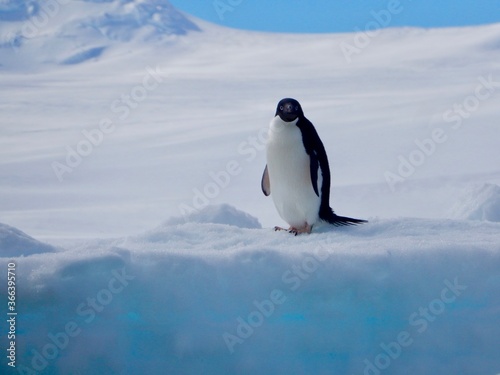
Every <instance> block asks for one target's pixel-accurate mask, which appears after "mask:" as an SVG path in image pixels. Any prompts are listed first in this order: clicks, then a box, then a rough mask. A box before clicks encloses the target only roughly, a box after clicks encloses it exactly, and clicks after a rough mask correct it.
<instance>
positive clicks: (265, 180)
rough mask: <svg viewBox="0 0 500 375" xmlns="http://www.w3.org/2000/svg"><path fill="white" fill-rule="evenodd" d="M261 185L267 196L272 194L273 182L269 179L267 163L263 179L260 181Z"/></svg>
mask: <svg viewBox="0 0 500 375" xmlns="http://www.w3.org/2000/svg"><path fill="white" fill-rule="evenodd" d="M260 187H261V188H262V192H263V193H264V195H265V196H266V197H268V196H269V195H270V194H271V182H270V181H269V172H268V171H267V165H266V168H265V169H264V173H263V174H262V181H261V182H260Z"/></svg>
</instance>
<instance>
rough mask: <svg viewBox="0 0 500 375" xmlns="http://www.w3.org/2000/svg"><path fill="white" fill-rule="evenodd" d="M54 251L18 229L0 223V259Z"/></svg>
mask: <svg viewBox="0 0 500 375" xmlns="http://www.w3.org/2000/svg"><path fill="white" fill-rule="evenodd" d="M55 251H56V249H55V248H54V247H52V246H50V245H47V244H45V243H43V242H40V241H37V240H35V239H34V238H33V237H30V236H28V235H27V234H26V233H24V232H22V231H20V230H19V229H16V228H14V227H11V226H9V225H6V224H2V223H0V257H2V258H8V257H19V256H27V255H33V254H42V253H53V252H55Z"/></svg>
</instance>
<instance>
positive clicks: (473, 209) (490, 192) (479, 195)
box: [452, 184, 500, 222]
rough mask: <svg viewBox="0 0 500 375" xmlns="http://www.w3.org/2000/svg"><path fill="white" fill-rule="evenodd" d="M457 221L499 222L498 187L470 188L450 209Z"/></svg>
mask: <svg viewBox="0 0 500 375" xmlns="http://www.w3.org/2000/svg"><path fill="white" fill-rule="evenodd" d="M452 215H454V217H455V218H457V219H467V220H488V221H496V222H500V186H498V185H494V184H483V185H481V186H476V187H472V188H470V190H469V191H468V192H467V193H466V194H465V195H464V197H463V198H462V199H461V200H460V201H458V202H457V204H456V205H455V207H453V209H452Z"/></svg>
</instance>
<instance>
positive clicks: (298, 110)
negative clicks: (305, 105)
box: [275, 98, 304, 122]
mask: <svg viewBox="0 0 500 375" xmlns="http://www.w3.org/2000/svg"><path fill="white" fill-rule="evenodd" d="M275 116H279V117H280V118H281V119H282V120H283V121H285V122H291V121H294V120H295V119H297V118H298V117H304V112H303V111H302V107H301V106H300V103H299V102H298V101H296V100H295V99H291V98H285V99H281V100H280V102H279V103H278V108H276V114H275Z"/></svg>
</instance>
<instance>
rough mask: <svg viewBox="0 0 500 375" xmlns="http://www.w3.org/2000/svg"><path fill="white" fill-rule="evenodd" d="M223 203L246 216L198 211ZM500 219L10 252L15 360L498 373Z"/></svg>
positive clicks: (53, 369) (94, 374) (287, 370)
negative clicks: (16, 320)
mask: <svg viewBox="0 0 500 375" xmlns="http://www.w3.org/2000/svg"><path fill="white" fill-rule="evenodd" d="M219 215H221V216H223V217H224V218H226V219H227V218H231V217H233V218H234V217H235V218H241V217H245V215H244V213H241V212H240V211H238V210H236V209H234V208H233V207H231V206H227V205H223V206H215V207H213V206H211V207H207V209H205V210H203V212H201V213H199V214H198V215H196V214H193V215H192V219H193V220H198V219H199V220H202V219H201V217H205V218H206V219H203V220H205V221H207V220H209V221H213V218H214V217H217V216H219ZM499 228H500V224H497V223H488V222H471V221H451V220H450V221H442V220H423V219H393V220H376V221H374V222H373V223H371V224H370V225H366V226H360V227H357V228H344V229H341V230H334V231H331V232H328V233H313V234H311V235H309V236H297V237H295V236H291V235H289V234H287V233H277V232H274V231H273V230H271V229H261V230H256V229H240V228H236V227H232V226H229V225H213V224H203V225H197V224H194V223H187V224H184V225H178V226H170V227H165V228H164V229H163V232H161V231H158V232H157V233H163V234H165V235H164V237H163V239H162V238H160V237H154V236H149V237H148V236H142V237H136V238H127V239H126V240H123V239H118V240H113V242H106V241H100V242H96V243H94V244H87V245H84V246H83V247H80V248H77V249H69V250H66V251H60V252H57V253H49V254H41V255H39V256H34V257H19V258H16V259H12V260H11V259H0V269H7V267H8V262H15V264H16V267H17V269H18V270H19V271H21V270H22V272H18V275H17V283H18V285H19V286H18V294H19V296H22V298H19V311H22V312H23V315H22V316H24V317H26V319H23V320H22V324H19V325H18V327H22V329H19V330H18V331H17V332H16V356H17V357H16V358H17V363H16V367H17V368H16V370H18V373H22V374H34V373H39V374H76V373H78V374H85V375H102V374H141V373H144V374H186V375H190V374H206V375H212V374H213V375H215V374H217V375H218V374H242V375H246V374H249V375H250V374H265V375H268V374H269V375H270V374H290V375H295V374H296V375H302V374H334V373H335V374H382V373H383V374H384V375H386V374H387V375H399V374H404V373H407V369H408V368H411V369H412V372H411V373H412V374H415V375H420V374H429V373H433V374H457V373H460V374H465V375H469V374H470V375H472V374H495V373H497V371H498V369H499V368H500V359H499V357H498V338H499V337H500V322H499V321H500V315H499V314H498V311H499V306H500V295H499V293H498V288H499V286H500V278H499V276H498V269H499V267H500V249H499V245H498V244H499V234H498V233H500V231H499V230H498V229H499ZM213 250H217V251H213ZM6 278H7V276H6V272H2V273H0V283H1V284H3V285H7V280H6ZM5 337H6V336H5ZM56 345H57V346H56ZM3 346H4V347H6V348H8V346H5V345H3ZM110 348H113V350H110ZM2 361H3V362H2ZM6 362H7V357H6V356H3V358H1V359H0V367H1V368H2V369H3V368H8V367H7V364H6ZM405 371H406V372H405ZM12 373H14V372H12ZM2 374H3V373H2Z"/></svg>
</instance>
